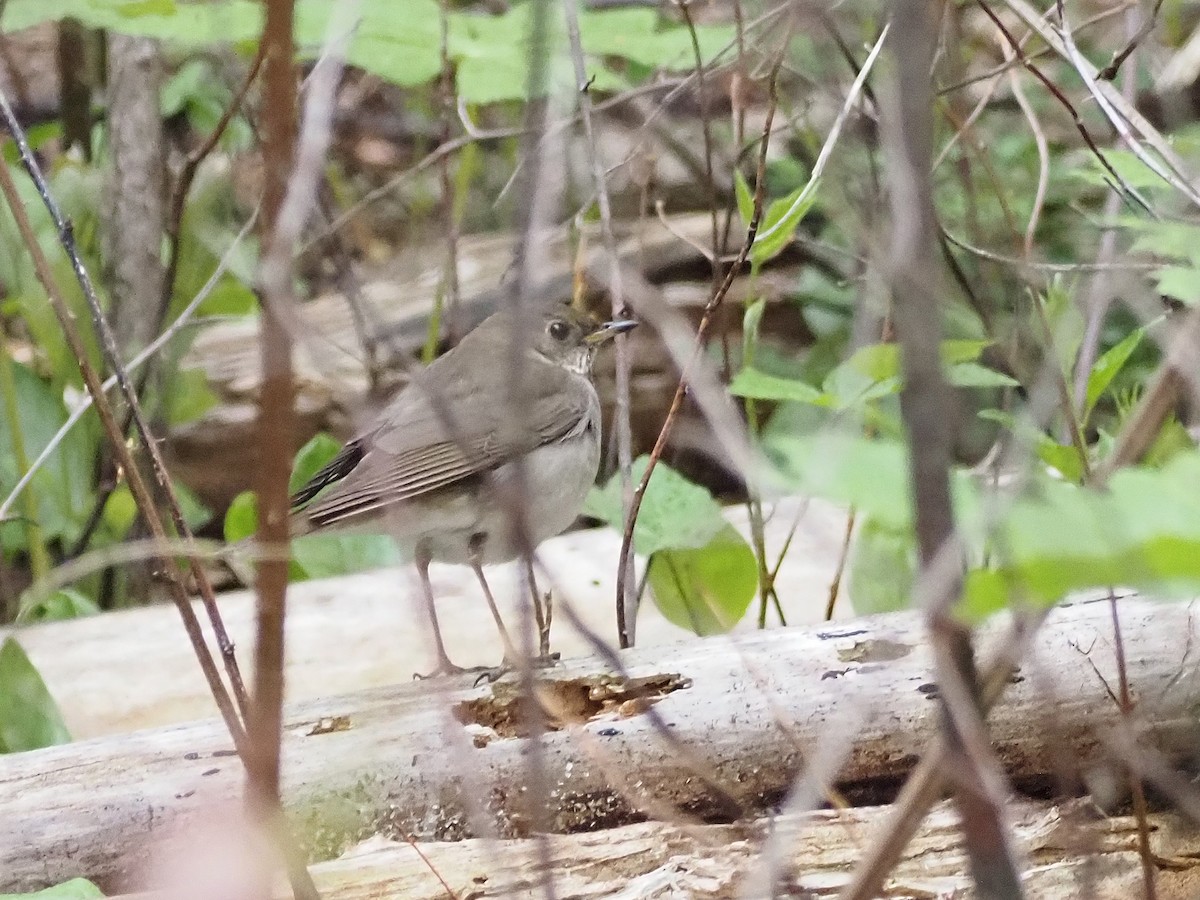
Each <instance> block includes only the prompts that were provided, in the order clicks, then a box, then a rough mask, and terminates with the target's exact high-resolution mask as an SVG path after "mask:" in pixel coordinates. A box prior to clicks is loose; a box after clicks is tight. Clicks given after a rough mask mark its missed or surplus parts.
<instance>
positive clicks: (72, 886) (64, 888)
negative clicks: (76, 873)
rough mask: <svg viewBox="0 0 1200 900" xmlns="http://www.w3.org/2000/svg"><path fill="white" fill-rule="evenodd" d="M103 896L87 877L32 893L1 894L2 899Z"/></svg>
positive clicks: (62, 899) (61, 899) (64, 899)
mask: <svg viewBox="0 0 1200 900" xmlns="http://www.w3.org/2000/svg"><path fill="white" fill-rule="evenodd" d="M103 896H104V894H103V892H102V891H101V890H100V888H98V887H96V886H95V885H94V884H92V883H91V882H90V881H88V880H87V879H86V878H72V879H71V880H70V881H64V882H62V883H61V884H56V885H54V886H53V887H48V888H46V889H45V890H42V891H35V892H34V893H32V894H0V900H93V898H96V897H103Z"/></svg>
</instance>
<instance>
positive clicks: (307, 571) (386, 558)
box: [225, 434, 401, 581]
mask: <svg viewBox="0 0 1200 900" xmlns="http://www.w3.org/2000/svg"><path fill="white" fill-rule="evenodd" d="M339 447H340V445H339V444H338V442H337V441H335V440H334V439H333V438H332V437H330V436H329V435H327V434H318V435H316V436H315V437H313V438H312V440H310V441H309V442H308V443H307V444H305V445H304V446H303V447H301V448H300V450H299V452H297V454H296V458H295V461H294V463H293V466H292V475H291V481H290V489H291V490H292V491H295V490H297V489H298V488H299V487H301V486H302V485H303V484H304V483H305V482H307V481H308V480H309V478H311V477H312V476H313V475H314V474H315V473H316V471H317V470H318V469H320V468H321V466H323V465H325V463H327V462H329V460H330V459H332V458H333V457H334V455H335V454H336V453H337V452H338V449H339ZM257 530H258V506H257V499H256V497H255V495H254V494H253V493H252V492H251V491H244V492H242V493H241V494H238V495H237V496H236V497H235V498H234V499H233V502H232V503H231V504H230V506H229V510H228V511H227V512H226V514H225V540H227V541H229V542H230V543H236V542H238V541H242V540H246V539H247V538H251V537H253V536H254V533H255V532H256V531H257ZM399 562H401V557H400V551H399V549H398V548H397V547H396V544H395V542H394V541H393V540H392V539H391V538H390V537H388V536H387V535H386V534H352V535H340V534H313V535H304V536H302V537H298V538H295V539H294V540H293V541H292V559H291V562H290V563H289V565H288V577H289V580H291V581H305V580H308V579H310V578H329V577H332V576H334V575H345V574H348V573H351V572H360V571H362V570H364V569H373V568H379V567H381V566H392V565H396V564H397V563H399Z"/></svg>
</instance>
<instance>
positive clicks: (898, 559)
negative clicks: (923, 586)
mask: <svg viewBox="0 0 1200 900" xmlns="http://www.w3.org/2000/svg"><path fill="white" fill-rule="evenodd" d="M915 564H916V545H915V543H914V540H913V535H912V532H911V530H909V529H908V528H905V527H900V528H897V527H895V526H891V525H883V524H881V523H880V522H879V520H877V519H876V518H874V517H873V516H866V517H865V518H864V520H863V521H862V523H861V524H860V525H859V526H858V529H857V532H856V533H855V536H854V549H853V550H852V552H851V556H850V574H849V583H848V587H849V590H850V600H851V602H852V603H853V604H854V611H855V612H856V613H858V614H859V615H860V616H866V615H872V614H874V613H882V612H895V611H896V610H899V609H908V608H909V607H910V606H912V603H913V583H914V581H915V574H914V571H915Z"/></svg>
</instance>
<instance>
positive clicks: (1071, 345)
mask: <svg viewBox="0 0 1200 900" xmlns="http://www.w3.org/2000/svg"><path fill="white" fill-rule="evenodd" d="M1034 302H1035V303H1036V302H1038V300H1037V298H1034ZM1041 303H1042V304H1043V305H1044V309H1045V312H1046V320H1047V322H1048V323H1049V325H1050V333H1051V334H1052V335H1054V349H1055V350H1056V351H1057V353H1058V367H1059V369H1060V370H1061V371H1062V372H1063V374H1064V375H1066V374H1067V373H1068V372H1070V371H1071V367H1072V366H1073V365H1075V358H1076V357H1077V356H1078V355H1079V346H1080V344H1082V343H1083V331H1084V328H1085V325H1086V323H1085V322H1084V320H1083V313H1081V312H1080V311H1079V307H1078V305H1077V304H1076V303H1075V301H1074V300H1073V299H1072V297H1071V292H1070V291H1069V290H1068V289H1067V288H1066V286H1065V285H1064V284H1063V280H1062V278H1060V277H1058V276H1057V275H1056V276H1055V277H1054V279H1053V280H1052V281H1051V282H1050V286H1049V287H1048V288H1047V289H1046V293H1045V294H1044V295H1043V296H1042V298H1041ZM1032 314H1033V315H1036V314H1037V313H1032ZM1069 380H1070V379H1068V381H1069Z"/></svg>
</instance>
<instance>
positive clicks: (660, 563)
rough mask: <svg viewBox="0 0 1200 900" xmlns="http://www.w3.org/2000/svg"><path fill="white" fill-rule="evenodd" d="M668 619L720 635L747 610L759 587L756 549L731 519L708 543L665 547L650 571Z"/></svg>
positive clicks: (701, 632) (693, 629) (695, 630)
mask: <svg viewBox="0 0 1200 900" xmlns="http://www.w3.org/2000/svg"><path fill="white" fill-rule="evenodd" d="M647 578H648V580H649V584H650V589H651V591H653V595H654V602H655V605H657V606H658V608H659V611H660V612H662V614H663V616H664V617H665V618H666V619H667V621H669V622H672V623H674V624H675V625H678V626H680V627H681V628H686V629H688V630H689V631H691V632H693V633H694V634H698V635H709V634H721V633H723V632H726V631H728V630H729V629H731V628H733V626H734V625H736V624H737V623H738V622H739V621H740V620H741V618H742V616H744V615H745V614H746V609H747V608H748V607H749V606H750V602H751V600H753V599H754V594H755V590H756V589H757V587H758V564H757V562H756V561H755V559H754V551H753V550H752V549H751V548H750V545H749V544H748V543H746V541H745V539H744V538H743V537H742V536H741V535H740V534H738V532H737V530H736V529H735V528H734V527H733V526H732V525H728V524H726V525H725V527H724V528H722V529H721V530H720V531H719V532H718V533H717V534H716V535H714V536H713V538H712V540H710V541H709V542H708V543H707V544H706V545H704V546H703V547H697V548H690V549H676V550H660V551H659V552H657V553H655V554H654V555H653V556H652V557H651V558H650V569H649V573H648V575H647Z"/></svg>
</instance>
